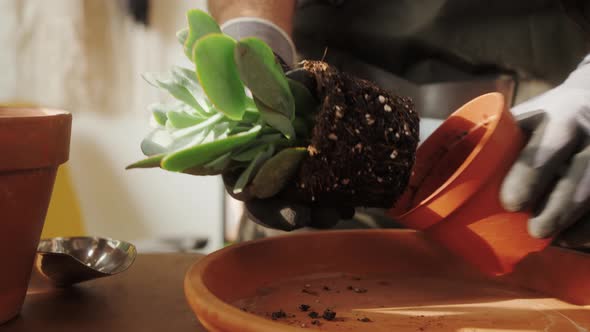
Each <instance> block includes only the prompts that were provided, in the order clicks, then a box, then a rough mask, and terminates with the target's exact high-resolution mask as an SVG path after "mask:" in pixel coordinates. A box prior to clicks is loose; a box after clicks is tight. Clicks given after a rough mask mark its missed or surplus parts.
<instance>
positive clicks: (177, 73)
mask: <svg viewBox="0 0 590 332" xmlns="http://www.w3.org/2000/svg"><path fill="white" fill-rule="evenodd" d="M187 19H188V26H189V27H188V28H187V29H183V30H181V31H179V32H178V33H177V37H178V40H179V41H180V43H181V44H182V45H183V48H184V53H185V54H186V55H187V57H188V58H189V59H190V60H191V61H192V62H193V63H194V65H195V70H193V69H188V68H181V67H174V68H172V70H171V71H170V72H169V73H166V74H145V75H144V78H145V79H146V81H148V82H149V83H150V84H152V85H154V86H156V87H158V88H161V89H164V90H167V91H168V92H169V93H170V94H171V95H172V96H173V97H174V98H175V99H176V101H174V102H172V103H168V104H155V105H152V106H150V110H151V112H152V114H153V117H152V118H153V121H152V123H153V125H154V126H155V129H154V130H153V131H152V132H151V133H149V134H148V135H147V137H145V139H144V140H143V142H142V144H141V148H142V151H143V153H144V154H145V155H146V156H147V158H146V159H143V160H140V161H138V162H136V163H134V164H132V165H130V166H128V168H148V167H160V168H162V169H165V170H168V171H173V172H183V173H187V174H192V175H216V174H223V175H224V182H225V183H226V187H227V189H228V191H229V192H230V194H232V195H234V197H237V198H238V199H242V200H248V199H252V198H258V199H266V198H271V197H273V196H275V195H277V194H281V195H282V196H285V193H287V194H288V196H289V198H288V200H291V199H294V200H297V201H298V202H304V203H305V204H318V203H324V204H327V205H332V206H338V205H340V204H344V205H345V206H350V207H355V206H373V207H388V206H391V205H392V204H393V203H394V202H395V200H396V199H397V198H398V197H399V195H400V194H401V193H402V192H403V190H404V189H405V187H406V186H407V183H408V180H409V176H410V171H411V168H412V167H413V164H414V158H415V151H416V147H417V143H418V115H417V113H416V112H415V111H414V108H413V104H412V102H411V100H410V99H409V98H406V97H400V96H396V95H394V94H392V93H391V92H389V91H386V90H384V89H381V88H380V87H378V86H376V85H375V84H374V83H372V82H369V81H365V80H361V79H358V78H356V77H353V76H351V75H348V74H346V73H341V72H339V71H338V70H337V69H336V68H334V67H332V66H331V65H329V64H327V63H325V62H321V61H303V62H301V63H300V64H299V65H298V68H295V69H293V70H292V71H290V72H287V73H285V72H284V70H283V68H282V66H281V64H280V63H281V62H280V61H279V59H277V58H276V56H275V54H274V53H273V51H272V49H271V48H270V47H269V46H268V45H266V44H265V43H264V42H263V41H261V40H260V39H257V38H244V39H242V40H239V41H236V40H234V39H233V38H231V37H230V36H227V35H224V34H223V33H221V30H220V29H219V26H218V25H217V23H216V22H215V20H214V19H213V18H212V17H211V16H209V15H208V14H206V13H205V12H202V11H199V10H191V11H189V12H188V14H187ZM228 183H229V185H228Z"/></svg>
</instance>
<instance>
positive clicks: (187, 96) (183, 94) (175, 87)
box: [142, 73, 207, 116]
mask: <svg viewBox="0 0 590 332" xmlns="http://www.w3.org/2000/svg"><path fill="white" fill-rule="evenodd" d="M142 76H143V78H144V79H145V80H146V81H147V82H148V83H149V84H151V85H153V86H155V87H157V88H162V89H165V90H166V91H168V92H169V93H170V94H171V95H172V96H173V97H174V98H176V99H177V100H179V101H181V102H183V103H185V104H187V105H189V106H190V107H192V108H193V109H194V110H195V111H196V112H198V113H199V114H201V115H202V116H207V113H206V112H205V111H204V110H203V108H202V107H201V105H200V104H199V103H198V102H197V100H196V99H195V97H194V96H193V94H192V93H191V92H190V91H189V90H188V89H187V88H186V87H184V85H182V84H180V83H178V82H176V81H174V80H170V79H163V78H159V77H158V76H160V75H159V74H154V73H145V74H143V75H142Z"/></svg>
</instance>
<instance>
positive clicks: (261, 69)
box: [234, 37, 295, 120]
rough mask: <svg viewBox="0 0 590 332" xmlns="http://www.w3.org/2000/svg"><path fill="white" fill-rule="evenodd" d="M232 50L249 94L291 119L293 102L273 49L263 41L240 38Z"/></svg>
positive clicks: (293, 109)
mask: <svg viewBox="0 0 590 332" xmlns="http://www.w3.org/2000/svg"><path fill="white" fill-rule="evenodd" d="M234 52H235V54H234V56H235V63H236V65H237V67H238V71H239V73H240V77H241V78H242V81H244V83H245V84H246V86H247V87H248V88H249V89H250V91H252V94H253V95H254V96H255V97H256V98H257V99H258V100H260V101H262V102H263V103H264V104H265V105H267V106H268V107H269V108H271V109H273V110H274V111H275V112H277V113H280V114H282V115H283V116H285V117H286V118H287V119H289V120H292V119H293V118H294V116H295V102H294V100H293V95H292V94H291V90H290V89H289V83H288V82H287V78H286V76H285V73H284V72H283V69H282V68H281V65H280V64H279V63H278V62H277V59H276V57H275V55H274V53H273V51H272V49H271V48H270V47H269V46H268V45H266V44H265V43H264V42H263V41H262V40H260V39H258V38H254V37H252V38H244V39H242V40H240V41H239V42H238V44H237V47H236V48H235V50H234Z"/></svg>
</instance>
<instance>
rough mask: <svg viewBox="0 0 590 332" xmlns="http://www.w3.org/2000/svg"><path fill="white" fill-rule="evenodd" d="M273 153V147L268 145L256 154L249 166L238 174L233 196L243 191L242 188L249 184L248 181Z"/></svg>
mask: <svg viewBox="0 0 590 332" xmlns="http://www.w3.org/2000/svg"><path fill="white" fill-rule="evenodd" d="M273 153H274V145H272V144H270V145H267V146H265V149H264V150H262V151H260V152H258V153H257V154H256V157H254V159H253V160H252V161H251V162H250V164H249V165H248V167H247V168H246V169H245V170H244V171H243V172H242V174H240V177H239V178H238V180H237V181H236V184H235V185H234V188H233V192H234V194H239V193H241V192H242V191H243V190H244V188H245V187H246V186H247V185H248V182H250V179H252V177H253V176H254V175H255V174H256V172H257V171H258V169H259V168H260V166H261V165H262V164H263V163H264V162H265V161H266V160H268V159H269V158H270V157H271V156H272V155H273Z"/></svg>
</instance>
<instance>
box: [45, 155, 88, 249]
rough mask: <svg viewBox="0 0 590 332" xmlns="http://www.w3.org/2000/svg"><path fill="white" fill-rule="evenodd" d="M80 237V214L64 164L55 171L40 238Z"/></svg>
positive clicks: (82, 230) (82, 232)
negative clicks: (53, 183)
mask: <svg viewBox="0 0 590 332" xmlns="http://www.w3.org/2000/svg"><path fill="white" fill-rule="evenodd" d="M80 235H84V226H83V223H82V213H81V211H80V205H79V203H78V200H77V199H76V194H75V193H74V188H73V186H72V180H71V177H70V168H69V166H68V164H67V163H66V164H64V165H61V166H60V167H59V170H58V171H57V178H56V179H55V185H54V186H53V195H51V202H50V203H49V210H48V211H47V217H46V218H45V226H44V227H43V233H42V234H41V238H48V237H56V236H80Z"/></svg>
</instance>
